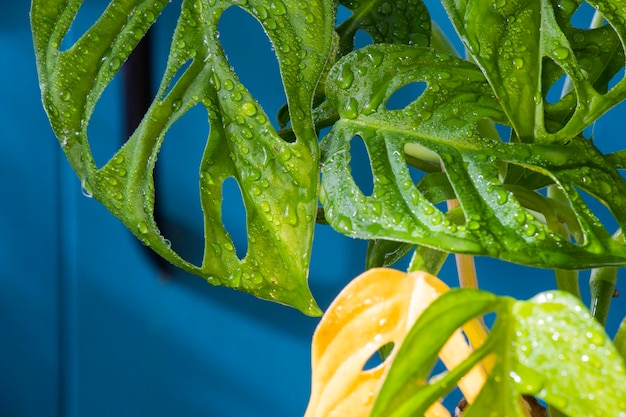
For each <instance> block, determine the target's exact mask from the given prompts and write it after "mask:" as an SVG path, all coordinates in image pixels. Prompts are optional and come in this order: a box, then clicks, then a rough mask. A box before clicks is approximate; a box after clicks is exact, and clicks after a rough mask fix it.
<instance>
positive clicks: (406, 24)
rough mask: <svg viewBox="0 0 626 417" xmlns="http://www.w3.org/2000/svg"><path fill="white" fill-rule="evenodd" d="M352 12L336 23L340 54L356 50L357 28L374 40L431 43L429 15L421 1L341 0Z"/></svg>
mask: <svg viewBox="0 0 626 417" xmlns="http://www.w3.org/2000/svg"><path fill="white" fill-rule="evenodd" d="M340 3H341V4H342V5H344V6H345V7H347V8H348V9H349V10H350V11H351V12H352V15H351V16H350V17H349V18H348V19H346V21H344V22H342V23H341V24H340V25H339V26H337V33H338V34H339V35H340V38H341V41H340V47H339V50H340V53H341V55H345V54H347V53H348V52H350V51H352V50H353V49H354V37H355V35H356V32H357V31H358V30H363V31H365V32H367V34H369V35H370V36H371V38H372V42H373V43H402V44H407V45H420V46H428V45H429V44H430V31H431V23H430V14H429V13H428V10H427V9H426V6H425V5H424V3H423V2H422V0H392V1H389V0H368V1H353V0H342V1H340Z"/></svg>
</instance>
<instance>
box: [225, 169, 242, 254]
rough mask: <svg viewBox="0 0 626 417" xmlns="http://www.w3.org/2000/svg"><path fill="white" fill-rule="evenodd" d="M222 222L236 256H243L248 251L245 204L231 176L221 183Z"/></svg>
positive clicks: (237, 184)
mask: <svg viewBox="0 0 626 417" xmlns="http://www.w3.org/2000/svg"><path fill="white" fill-rule="evenodd" d="M222 224H223V225H224V229H225V230H226V232H227V233H228V234H229V235H230V238H231V240H232V242H233V245H234V246H235V253H236V254H237V257H238V258H239V259H243V258H245V257H246V254H247V252H248V229H247V224H246V206H245V204H244V201H243V197H242V195H241V188H240V187H239V183H238V182H237V181H236V180H235V178H233V177H229V178H226V180H225V181H224V183H223V184H222Z"/></svg>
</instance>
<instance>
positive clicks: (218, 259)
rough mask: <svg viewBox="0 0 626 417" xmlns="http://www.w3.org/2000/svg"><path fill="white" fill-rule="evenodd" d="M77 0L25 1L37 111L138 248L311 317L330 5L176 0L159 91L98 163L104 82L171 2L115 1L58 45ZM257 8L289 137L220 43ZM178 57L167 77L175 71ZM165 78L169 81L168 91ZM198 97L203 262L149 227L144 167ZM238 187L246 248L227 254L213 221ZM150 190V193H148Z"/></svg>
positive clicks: (326, 1) (148, 175)
mask: <svg viewBox="0 0 626 417" xmlns="http://www.w3.org/2000/svg"><path fill="white" fill-rule="evenodd" d="M81 3H82V1H81V0H69V1H68V0H33V2H32V9H31V21H32V29H33V36H34V43H35V50H36V53H37V65H38V70H39V77H40V83H41V89H42V98H43V102H44V106H45V108H46V111H47V113H48V115H49V118H50V121H51V124H52V127H53V130H54V132H55V134H56V135H57V137H58V139H59V142H60V143H61V146H62V148H63V151H64V152H65V154H66V155H67V158H68V160H69V162H70V164H71V165H72V167H73V168H74V170H75V171H76V173H77V175H78V176H79V177H80V178H81V180H82V181H83V182H84V184H85V185H86V186H87V187H88V188H89V189H90V190H91V192H92V193H93V196H94V197H95V198H96V199H98V200H99V201H100V202H102V204H104V205H105V206H106V207H107V208H108V209H109V210H110V211H111V212H112V213H113V214H114V215H115V216H117V217H118V218H119V219H120V220H121V221H122V222H124V224H125V225H126V226H127V227H128V228H129V229H130V230H131V231H132V232H133V233H134V234H135V235H137V236H138V237H139V238H140V239H141V240H142V241H143V242H144V243H145V244H146V245H149V246H150V247H152V248H153V249H154V250H155V251H156V252H158V253H159V254H160V255H161V256H163V257H164V258H166V259H167V260H169V261H170V262H172V263H174V264H175V265H177V266H179V267H181V268H183V269H185V270H187V271H189V272H191V273H194V274H197V275H200V276H203V277H205V278H206V279H208V281H209V282H210V283H213V284H216V285H224V286H228V287H232V288H236V289H239V290H242V291H246V292H249V293H252V294H254V295H256V296H258V297H261V298H265V299H270V300H275V301H278V302H281V303H285V304H288V305H292V306H294V307H296V308H298V309H300V310H302V311H303V312H305V313H307V314H318V313H319V309H318V308H317V306H316V305H315V302H314V301H313V299H312V297H311V295H310V292H309V290H308V287H307V284H306V279H307V271H308V263H309V255H310V249H311V240H312V236H313V226H314V222H315V214H316V210H317V188H318V184H317V181H318V172H317V170H316V169H311V167H316V166H317V165H318V149H317V138H316V135H315V131H314V129H313V121H312V114H311V105H312V100H313V91H315V88H316V86H317V84H318V82H319V79H320V77H321V74H322V72H323V70H324V68H325V67H326V62H327V60H328V57H329V55H330V48H331V40H332V36H333V35H332V34H333V22H334V9H333V4H332V1H330V0H312V1H306V2H303V1H299V2H295V1H285V2H283V1H282V0H249V1H245V2H238V1H231V0H184V1H183V2H182V5H181V9H180V18H179V20H178V24H177V26H176V29H175V32H174V34H173V39H172V44H171V48H170V54H169V59H168V63H167V68H166V70H165V74H164V76H163V79H162V80H161V84H160V87H159V91H158V93H157V96H156V98H155V99H154V101H153V103H152V105H151V106H150V108H149V110H148V111H147V113H146V115H145V117H144V119H143V121H142V122H141V124H140V126H139V127H138V128H137V130H136V131H135V132H134V134H133V135H132V136H131V137H130V138H129V139H128V141H127V142H126V144H125V145H124V146H123V147H122V148H121V149H120V150H119V151H118V152H117V153H116V154H115V155H114V156H113V157H112V159H111V160H110V161H109V162H108V163H106V164H105V165H104V166H102V167H97V166H96V164H95V163H94V160H93V157H92V154H91V151H90V147H89V139H88V137H87V126H88V124H89V120H90V118H91V115H92V113H93V111H94V108H95V105H96V103H97V101H98V99H99V98H100V96H101V94H102V92H103V91H104V89H105V88H106V86H107V85H108V84H109V83H110V82H111V80H112V79H113V77H114V75H115V74H116V73H117V72H118V70H119V69H120V67H121V65H122V63H123V62H124V61H125V60H126V59H127V57H128V56H129V54H130V53H131V52H132V50H133V49H134V48H135V46H136V45H137V43H138V42H139V40H140V39H141V38H142V37H143V36H144V35H145V33H146V31H147V30H148V28H149V27H150V26H151V25H152V24H153V23H154V21H155V19H156V18H157V17H158V15H159V14H160V12H161V10H162V9H163V7H165V5H166V4H167V3H168V1H165V0H114V1H111V3H110V4H109V6H108V7H107V9H106V11H105V12H104V14H103V15H102V16H101V17H100V19H99V20H98V21H97V22H96V23H95V24H94V25H93V26H92V27H91V28H89V29H88V30H87V31H86V32H85V33H84V34H82V36H80V38H79V39H78V40H77V41H76V42H75V43H74V44H73V45H72V46H71V47H69V48H68V49H67V50H63V51H61V50H60V45H61V42H62V40H63V39H64V37H65V36H66V34H67V32H68V31H69V29H70V26H71V24H72V21H73V19H74V17H75V16H76V14H77V12H78V9H79V7H80V5H81ZM236 5H237V6H239V7H241V8H242V9H244V10H245V11H247V12H248V13H250V14H251V15H252V16H254V17H255V18H256V19H257V20H258V21H259V22H260V23H261V25H262V26H263V28H264V29H265V31H266V32H267V34H268V36H269V37H270V39H271V41H272V43H273V45H274V47H275V50H276V54H277V57H278V62H279V66H280V70H281V75H282V78H283V84H284V85H285V91H286V95H287V101H288V104H289V109H290V119H291V125H292V128H293V130H294V132H295V137H296V139H295V141H293V142H286V141H284V140H282V139H281V138H280V137H279V136H278V135H277V133H276V131H275V130H274V128H273V127H272V125H271V124H270V122H269V121H268V117H267V115H266V114H265V112H264V111H263V109H262V108H261V107H260V106H259V104H258V103H257V102H256V101H255V99H254V97H252V96H251V95H250V93H249V92H248V91H247V90H246V89H245V88H244V86H243V85H242V84H241V83H240V82H239V80H238V78H237V75H236V74H235V73H234V72H233V69H232V68H231V66H230V64H229V63H228V60H227V59H226V57H225V56H224V52H223V50H222V48H221V46H220V42H219V40H218V32H217V25H218V21H219V19H220V16H221V15H222V13H223V12H224V10H226V9H227V8H228V7H231V6H236ZM188 62H190V63H189V64H188V66H187V67H186V69H185V70H184V72H183V73H182V74H181V75H180V78H179V79H178V81H176V82H175V84H174V85H173V86H171V84H173V83H174V82H173V80H174V77H175V75H176V74H177V72H178V71H179V69H180V68H182V67H184V66H185V65H186V63H188ZM170 87H171V88H170ZM196 105H203V106H204V107H205V108H206V110H207V113H208V120H209V123H210V135H209V138H208V140H207V145H206V148H205V152H204V155H203V157H202V162H201V166H199V167H198V169H199V179H198V182H199V189H200V195H201V202H202V209H203V211H204V223H205V226H204V235H205V249H204V258H203V261H202V264H201V265H193V264H191V263H189V262H187V261H185V260H183V259H181V258H180V257H179V255H178V254H177V253H176V252H174V251H173V250H172V248H170V247H169V245H168V244H167V241H166V240H165V238H164V237H162V236H161V235H160V232H159V229H158V225H157V224H156V223H155V220H154V215H153V208H154V193H155V190H154V185H153V178H152V172H153V169H154V166H155V164H156V160H157V155H158V152H159V148H160V146H161V142H162V140H163V138H164V136H165V133H166V132H167V130H168V129H169V127H170V126H171V125H172V124H173V123H174V122H175V121H176V120H178V119H179V118H180V117H181V116H182V115H183V114H185V112H187V111H188V110H189V109H191V108H192V107H194V106H196ZM229 177H233V178H235V180H236V181H237V183H238V184H239V186H240V188H241V190H242V195H243V201H244V204H245V208H246V213H247V218H246V219H242V222H243V221H246V222H247V230H248V234H249V235H248V252H247V255H246V256H245V258H244V259H238V257H237V256H236V254H235V251H234V250H233V242H232V240H231V238H230V236H229V235H228V233H227V232H226V230H225V229H224V227H223V225H222V223H221V200H222V196H221V189H222V183H223V182H224V181H225V180H226V179H227V178H229ZM157 192H158V190H157Z"/></svg>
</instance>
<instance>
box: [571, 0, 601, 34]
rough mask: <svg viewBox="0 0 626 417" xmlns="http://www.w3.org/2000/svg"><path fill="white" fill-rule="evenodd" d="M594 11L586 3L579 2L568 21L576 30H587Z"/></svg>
mask: <svg viewBox="0 0 626 417" xmlns="http://www.w3.org/2000/svg"><path fill="white" fill-rule="evenodd" d="M595 12H596V9H595V8H594V7H593V6H591V5H590V4H589V3H587V2H586V1H583V2H581V4H580V6H578V8H577V9H576V11H575V12H574V14H572V17H571V19H570V22H571V23H572V26H573V27H575V28H578V29H589V26H590V24H591V21H592V19H593V15H594V14H595Z"/></svg>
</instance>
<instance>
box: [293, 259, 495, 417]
mask: <svg viewBox="0 0 626 417" xmlns="http://www.w3.org/2000/svg"><path fill="white" fill-rule="evenodd" d="M448 290H449V288H448V286H447V285H446V284H445V283H443V282H442V281H441V280H439V279H438V278H437V277H435V276H433V275H430V274H428V273H426V272H421V271H418V272H412V273H408V274H407V273H404V272H400V271H397V270H394V269H388V268H375V269H371V270H369V271H367V272H365V273H363V274H361V275H360V276H358V277H357V278H355V279H354V280H353V281H352V282H351V283H350V284H348V285H347V286H346V287H345V288H344V289H343V291H341V293H340V294H339V295H338V296H337V298H336V299H335V300H334V301H333V303H332V304H331V305H330V307H329V308H328V310H327V311H326V313H325V314H324V316H323V317H322V320H321V321H320V323H319V325H318V327H317V329H316V331H315V334H314V335H313V343H312V358H311V361H312V368H313V377H312V386H311V397H310V400H309V405H308V408H307V410H306V414H305V417H344V416H345V417H367V416H369V414H370V412H371V409H372V407H373V405H374V400H375V398H376V395H377V393H378V391H379V389H380V387H381V386H382V384H383V382H384V378H385V376H386V374H387V371H388V369H389V367H390V366H391V363H392V362H393V359H394V358H395V356H396V352H397V351H398V348H399V347H400V345H401V344H402V342H403V340H404V338H405V336H406V334H407V333H408V332H409V330H410V329H411V327H412V326H413V324H414V323H415V321H416V320H417V318H418V317H419V315H420V314H421V313H422V312H423V311H424V310H425V309H426V308H427V307H428V306H429V305H430V304H431V303H432V302H433V301H434V300H435V299H436V298H437V297H438V296H439V295H441V294H442V293H444V292H446V291H448ZM464 329H465V330H466V334H467V335H468V337H469V339H470V341H471V342H472V343H474V344H475V346H478V345H479V344H481V343H482V342H483V341H484V339H485V338H486V335H485V332H484V330H483V328H482V327H481V326H480V324H479V323H478V322H477V321H474V322H472V323H470V324H468V325H467V326H466V327H465V328H464ZM390 342H391V343H393V344H394V349H393V351H392V352H391V354H390V355H389V357H388V358H387V359H386V360H385V361H384V362H383V363H382V364H380V365H379V366H377V367H375V368H373V369H367V370H364V369H363V368H364V366H365V364H366V362H367V361H368V359H369V358H370V357H371V356H372V355H374V354H376V352H377V351H378V350H379V349H380V348H381V347H382V346H384V345H386V344H387V343H390ZM470 353H471V347H470V346H469V345H468V344H467V342H466V340H465V337H464V336H463V334H462V333H461V332H460V331H458V332H456V333H455V334H454V335H453V336H452V337H451V338H450V340H449V341H448V342H447V343H446V345H445V346H444V347H443V349H442V351H441V352H440V358H441V360H442V362H443V363H444V364H445V365H446V367H448V369H452V368H454V366H456V365H457V364H458V363H460V362H461V361H463V360H464V359H465V358H467V357H468V356H469V354H470ZM484 381H485V372H484V370H483V369H482V367H480V366H477V367H475V368H474V369H472V371H471V372H469V373H468V374H467V375H466V376H465V377H464V378H463V380H462V381H461V382H460V383H459V387H460V388H461V390H462V391H463V393H464V395H465V396H466V398H467V399H468V401H470V402H471V400H472V399H473V398H474V397H475V395H476V394H477V393H478V392H479V391H480V388H481V386H482V385H483V383H484ZM426 415H427V417H440V416H442V417H443V416H449V415H450V414H449V412H448V411H447V410H446V409H445V408H444V407H443V405H441V404H440V403H435V404H433V406H431V408H430V409H429V410H428V412H427V413H426Z"/></svg>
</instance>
